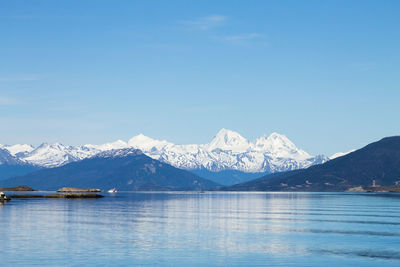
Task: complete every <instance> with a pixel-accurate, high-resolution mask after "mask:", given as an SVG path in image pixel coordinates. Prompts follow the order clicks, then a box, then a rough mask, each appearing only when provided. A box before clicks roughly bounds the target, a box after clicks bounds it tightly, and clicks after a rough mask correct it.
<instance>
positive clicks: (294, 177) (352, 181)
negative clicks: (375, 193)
mask: <svg viewBox="0 0 400 267" xmlns="http://www.w3.org/2000/svg"><path fill="white" fill-rule="evenodd" d="M372 180H375V181H376V184H377V185H384V186H394V185H395V184H396V183H397V182H400V136H394V137H387V138H383V139H382V140H380V141H378V142H375V143H371V144H369V145H367V146H365V147H364V148H361V149H359V150H356V151H354V152H352V153H349V154H347V155H345V156H342V157H338V158H335V159H333V160H330V161H328V162H326V163H324V164H321V165H315V166H311V167H309V168H308V169H304V170H297V171H292V172H286V173H282V174H275V175H267V176H264V177H262V178H259V179H257V180H254V181H250V182H247V183H243V184H239V185H235V186H232V187H227V188H226V190H244V191H247V190H252V191H253V190H254V191H344V190H346V189H348V188H351V187H356V186H370V185H371V184H372Z"/></svg>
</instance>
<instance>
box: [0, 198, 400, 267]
mask: <svg viewBox="0 0 400 267" xmlns="http://www.w3.org/2000/svg"><path fill="white" fill-rule="evenodd" d="M106 195H107V194H106ZM0 242H1V244H0V262H1V264H2V265H5V266H19V265H21V266H26V265H37V266H46V265H49V266H91V265H92V266H103V265H115V266H121V265H129V266H132V265H138V266H363V267H365V266H400V195H396V194H346V193H343V194H336V193H334V194H332V193H204V194H197V193H118V194H116V195H115V196H110V195H107V197H105V198H103V199H98V200H64V199H29V200H22V199H19V200H17V199H15V200H12V201H11V202H9V203H7V204H6V205H1V206H0Z"/></svg>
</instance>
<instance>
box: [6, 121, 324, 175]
mask: <svg viewBox="0 0 400 267" xmlns="http://www.w3.org/2000/svg"><path fill="white" fill-rule="evenodd" d="M22 146H24V149H22ZM13 147H14V148H13V149H14V150H13V151H14V153H15V152H16V151H19V152H16V153H15V155H17V156H18V158H19V159H20V160H21V161H24V162H28V163H31V164H35V165H38V166H43V167H57V166H61V165H64V164H67V163H69V162H73V161H78V160H82V159H85V158H89V157H93V156H95V155H99V156H101V155H110V153H111V154H112V153H117V152H116V151H118V150H121V149H122V151H124V149H125V148H135V149H140V150H141V151H142V152H143V153H144V154H146V155H147V156H149V157H151V158H154V159H157V160H160V161H162V162H165V163H168V164H171V165H172V166H174V167H177V168H180V169H186V170H195V169H197V170H199V169H205V170H209V171H213V172H216V171H223V170H235V171H242V172H277V171H288V170H294V169H299V168H306V167H308V166H311V165H314V164H319V163H323V162H325V161H327V160H328V158H327V157H325V156H323V155H319V156H311V155H309V154H308V153H307V152H305V151H303V150H301V149H299V148H297V147H296V146H295V145H294V144H293V143H292V142H291V141H290V140H289V139H288V138H287V137H286V136H284V135H281V134H278V133H272V134H271V135H269V136H266V135H264V136H262V137H260V138H258V139H257V140H255V141H254V142H250V141H248V140H247V139H246V138H244V137H243V136H241V135H240V134H239V133H237V132H234V131H231V130H227V129H222V130H220V131H219V132H218V133H217V135H216V136H215V137H214V138H213V139H212V140H211V141H210V142H209V143H208V144H200V145H197V144H191V145H177V144H174V143H171V142H168V141H165V140H163V141H160V140H156V139H152V138H150V137H147V136H144V135H143V134H139V135H137V136H134V137H133V138H131V139H130V140H129V141H128V142H124V141H122V140H118V141H115V142H112V143H106V144H102V145H91V144H87V145H84V146H65V145H62V144H60V143H55V144H47V143H44V144H42V145H40V146H39V147H37V148H35V149H33V148H32V149H31V148H29V147H26V146H25V145H15V146H13ZM20 147H21V148H20ZM17 148H20V149H19V150H18V149H17ZM5 149H10V148H9V147H8V148H7V147H5ZM9 151H10V150H9ZM104 152H107V153H104Z"/></svg>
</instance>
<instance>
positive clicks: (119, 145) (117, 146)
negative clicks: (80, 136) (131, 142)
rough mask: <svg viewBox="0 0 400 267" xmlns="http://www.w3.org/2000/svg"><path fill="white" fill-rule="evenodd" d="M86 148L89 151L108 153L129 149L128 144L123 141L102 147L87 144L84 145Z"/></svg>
mask: <svg viewBox="0 0 400 267" xmlns="http://www.w3.org/2000/svg"><path fill="white" fill-rule="evenodd" d="M84 147H87V148H89V149H97V150H100V151H106V150H113V149H122V148H127V147H128V143H127V142H124V141H122V140H117V141H115V142H111V143H105V144H102V145H91V144H87V145H84Z"/></svg>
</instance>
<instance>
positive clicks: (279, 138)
mask: <svg viewBox="0 0 400 267" xmlns="http://www.w3.org/2000/svg"><path fill="white" fill-rule="evenodd" d="M254 146H255V149H256V150H258V151H264V152H265V153H270V154H272V155H274V156H275V157H280V158H296V159H306V158H310V157H311V156H310V155H309V154H308V153H307V152H305V151H303V150H301V149H299V148H297V147H296V145H295V144H293V142H292V141H290V140H289V138H287V137H286V136H285V135H283V134H279V133H272V134H270V135H269V136H268V137H267V136H266V135H264V136H262V137H260V138H258V139H257V140H256V141H255V143H254Z"/></svg>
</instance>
